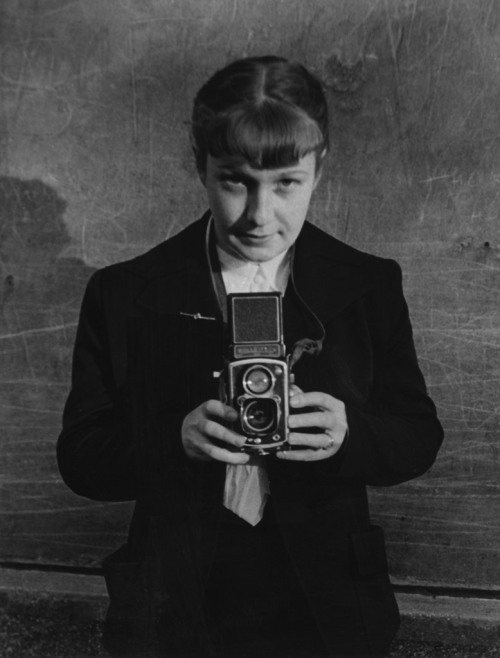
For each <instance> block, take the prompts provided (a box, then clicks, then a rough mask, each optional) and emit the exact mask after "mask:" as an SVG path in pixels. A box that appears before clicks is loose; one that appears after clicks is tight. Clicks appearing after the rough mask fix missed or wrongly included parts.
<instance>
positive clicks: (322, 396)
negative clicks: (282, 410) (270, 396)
mask: <svg viewBox="0 0 500 658" xmlns="http://www.w3.org/2000/svg"><path fill="white" fill-rule="evenodd" d="M342 404H343V403H342V402H341V401H340V400H337V398H334V397H333V396H332V395H329V394H328V393H322V392H321V391H310V392H308V393H297V394H296V395H294V396H293V397H292V398H290V406H292V407H295V408H296V409H299V408H300V407H319V408H320V409H324V410H325V411H335V410H336V409H337V408H338V405H342Z"/></svg>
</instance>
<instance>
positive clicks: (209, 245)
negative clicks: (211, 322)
mask: <svg viewBox="0 0 500 658" xmlns="http://www.w3.org/2000/svg"><path fill="white" fill-rule="evenodd" d="M213 224H214V220H213V218H212V216H210V218H209V220H208V224H207V230H206V233H205V255H206V258H207V262H208V269H209V271H210V277H211V279H212V288H213V290H214V292H215V296H216V298H217V303H218V304H219V308H220V312H221V314H222V321H223V322H224V325H225V326H227V323H228V315H227V294H226V286H225V285H224V279H223V278H222V271H221V267H220V262H219V257H218V256H217V247H216V243H215V229H214V226H213Z"/></svg>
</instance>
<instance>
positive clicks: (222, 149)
mask: <svg viewBox="0 0 500 658" xmlns="http://www.w3.org/2000/svg"><path fill="white" fill-rule="evenodd" d="M191 119H192V122H191V137H192V142H193V149H194V152H195V155H196V162H197V166H198V169H199V170H200V171H203V170H204V169H205V166H206V161H207V156H208V155H211V156H212V157H221V156H234V157H236V158H241V159H243V160H245V161H247V162H249V163H250V165H251V166H253V167H255V168H256V169H273V168H277V167H286V166H289V165H292V164H295V163H296V162H297V161H298V160H299V159H300V158H302V157H304V156H305V155H307V154H308V153H311V152H314V153H316V157H317V158H319V157H321V155H322V154H323V153H324V152H326V151H327V150H328V146H329V140H328V107H327V103H326V99H325V95H324V93H323V89H322V87H321V83H320V82H319V80H318V79H317V78H315V77H314V76H313V75H312V74H311V73H309V71H308V70H307V69H306V68H305V67H304V66H302V65H301V64H297V63H293V62H289V61H287V60H286V59H283V58H281V57H274V56H265V57H248V58H245V59H239V60H237V61H235V62H233V63H232V64H229V66H227V67H225V68H223V69H221V70H219V71H217V72H216V73H215V74H214V75H213V76H212V77H211V78H210V79H209V80H208V81H207V82H206V83H205V84H204V85H203V86H202V87H201V89H200V90H199V92H198V93H197V95H196V97H195V100H194V106H193V113H192V117H191Z"/></svg>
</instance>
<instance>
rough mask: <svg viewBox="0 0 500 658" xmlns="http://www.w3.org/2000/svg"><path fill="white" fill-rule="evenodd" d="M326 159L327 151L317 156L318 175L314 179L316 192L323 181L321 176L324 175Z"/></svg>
mask: <svg viewBox="0 0 500 658" xmlns="http://www.w3.org/2000/svg"><path fill="white" fill-rule="evenodd" d="M325 157H326V149H324V150H323V151H322V152H321V154H320V155H318V156H316V175H315V178H314V187H313V189H314V190H315V189H316V187H317V185H318V183H319V182H320V180H321V176H322V175H323V162H324V160H325Z"/></svg>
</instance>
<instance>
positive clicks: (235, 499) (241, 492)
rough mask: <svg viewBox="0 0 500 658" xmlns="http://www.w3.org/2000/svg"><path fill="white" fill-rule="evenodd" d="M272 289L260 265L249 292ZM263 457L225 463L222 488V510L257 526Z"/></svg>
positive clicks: (264, 484)
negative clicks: (224, 476) (236, 462)
mask: <svg viewBox="0 0 500 658" xmlns="http://www.w3.org/2000/svg"><path fill="white" fill-rule="evenodd" d="M270 290H271V286H270V284H269V282H268V280H267V278H266V275H265V272H264V270H263V269H262V266H261V265H259V268H258V270H257V271H256V273H255V276H254V278H253V281H252V282H251V284H250V292H269V291H270ZM264 462H265V457H257V456H255V457H252V463H251V464H243V465H236V464H228V465H227V468H226V484H225V487H224V507H227V509H229V510H231V512H234V513H235V514H237V515H238V516H239V517H240V518H242V519H244V520H245V521H247V523H250V525H257V523H258V522H259V521H260V520H261V519H262V516H263V514H264V507H265V506H266V500H267V497H268V495H269V493H270V489H269V478H268V477H267V473H266V469H265V466H264Z"/></svg>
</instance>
